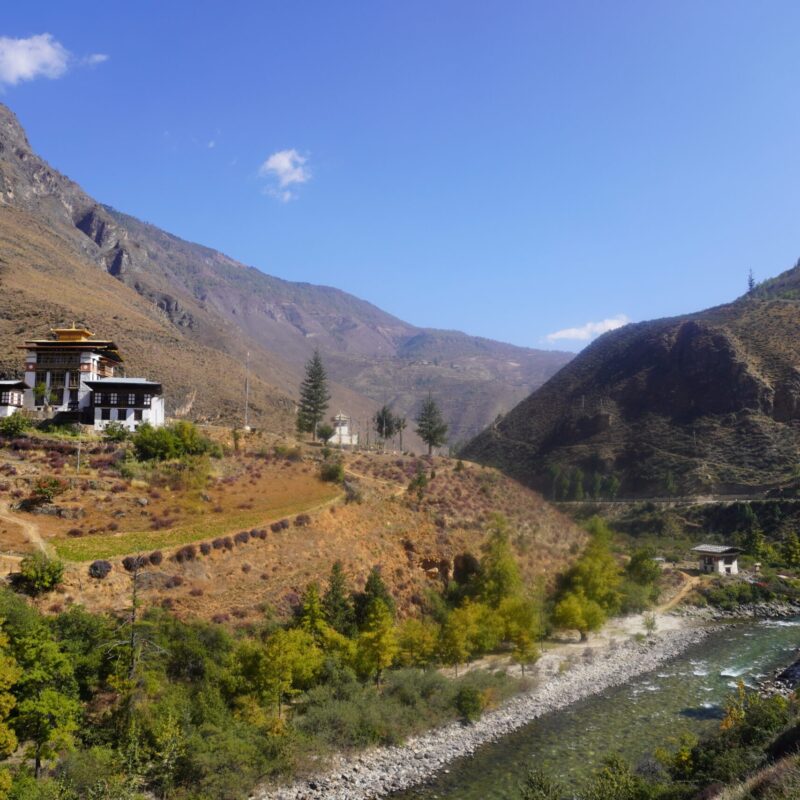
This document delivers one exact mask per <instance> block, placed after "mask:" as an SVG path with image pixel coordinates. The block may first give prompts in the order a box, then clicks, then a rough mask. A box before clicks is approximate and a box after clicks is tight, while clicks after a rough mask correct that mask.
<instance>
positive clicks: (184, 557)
mask: <svg viewBox="0 0 800 800" xmlns="http://www.w3.org/2000/svg"><path fill="white" fill-rule="evenodd" d="M196 557H197V548H196V547H195V546H194V545H193V544H187V545H184V546H183V547H181V548H180V550H178V552H177V553H175V560H176V561H177V562H178V563H179V564H183V562H184V561H194V559H195V558H196Z"/></svg>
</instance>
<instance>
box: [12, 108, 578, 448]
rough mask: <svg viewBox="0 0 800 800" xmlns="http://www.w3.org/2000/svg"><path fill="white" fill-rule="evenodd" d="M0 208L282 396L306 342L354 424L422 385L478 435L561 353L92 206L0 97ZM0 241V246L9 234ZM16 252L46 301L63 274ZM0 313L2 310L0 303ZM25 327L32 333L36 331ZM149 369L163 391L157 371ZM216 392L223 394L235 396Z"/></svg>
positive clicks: (460, 428) (562, 359)
mask: <svg viewBox="0 0 800 800" xmlns="http://www.w3.org/2000/svg"><path fill="white" fill-rule="evenodd" d="M7 208H11V209H16V210H18V211H23V212H26V213H28V214H31V215H33V216H34V217H35V218H36V219H37V220H38V221H40V222H41V224H43V225H44V226H45V227H47V228H48V229H50V230H51V231H52V232H54V233H56V232H57V237H58V239H59V244H58V245H57V246H56V245H55V244H54V247H55V250H54V251H53V253H52V255H51V258H52V261H51V263H58V261H59V260H60V256H59V253H58V248H59V247H63V248H64V251H65V253H67V252H68V253H69V254H70V257H72V258H79V259H82V260H84V261H85V263H87V264H89V265H91V266H93V267H94V268H95V270H97V273H100V274H101V275H103V277H102V278H98V280H101V281H105V277H106V276H107V277H110V278H111V279H113V280H114V282H115V283H116V285H117V286H118V288H119V291H120V293H121V296H122V297H126V296H127V295H126V294H125V292H124V290H123V288H122V287H123V286H124V287H127V288H128V289H129V290H131V291H133V292H135V293H136V294H137V295H139V296H140V297H141V298H142V299H143V300H144V301H145V302H146V304H147V305H148V306H149V307H150V308H152V309H153V310H154V311H158V316H159V319H160V320H161V321H162V322H163V323H165V324H167V325H169V326H170V329H171V331H172V335H179V336H180V337H181V340H185V341H187V342H191V343H192V345H193V346H204V347H209V348H212V349H215V350H219V351H221V352H222V353H224V354H225V355H226V356H227V357H233V359H234V361H235V363H236V365H237V366H236V370H237V371H239V372H240V371H241V360H242V356H243V354H244V352H246V351H247V350H249V351H251V352H252V353H253V354H254V356H253V357H254V367H256V369H257V371H258V374H259V375H261V376H262V378H263V379H264V380H265V382H267V383H269V384H272V385H274V386H275V387H276V388H277V389H279V390H280V391H282V392H284V393H289V394H294V393H295V391H296V388H295V387H296V385H297V382H298V379H299V375H300V372H301V371H302V366H303V364H304V362H305V361H306V360H307V359H308V357H309V356H310V355H311V353H312V352H313V350H314V349H315V348H319V349H320V350H321V351H322V352H323V355H324V356H325V359H326V362H327V363H328V365H329V369H330V373H331V377H332V378H333V379H334V381H336V382H337V383H338V384H339V386H337V387H334V401H333V405H336V406H341V407H343V408H345V410H347V411H348V412H349V413H350V414H351V415H352V416H354V417H356V418H359V419H363V420H366V419H368V418H369V416H370V415H371V414H372V413H373V412H374V410H375V408H376V407H377V405H379V404H382V403H384V402H389V403H392V404H394V406H395V410H396V411H397V412H399V413H402V414H405V415H409V416H410V415H413V413H414V412H415V411H416V408H417V407H418V405H419V402H420V400H421V398H422V397H423V396H424V395H425V394H427V392H428V391H433V392H434V393H436V394H437V395H441V397H442V399H443V400H446V403H445V404H446V411H447V414H448V418H449V421H450V423H451V432H452V437H453V439H454V440H458V439H461V438H464V437H468V436H470V435H474V434H475V433H477V432H478V431H479V430H480V429H482V428H483V427H484V426H485V425H486V424H488V423H489V421H490V420H492V419H493V418H494V417H495V416H496V415H497V414H498V413H499V412H501V411H504V410H507V409H508V408H510V407H511V406H513V405H514V403H516V402H518V401H519V400H520V399H522V398H523V397H524V396H525V395H526V394H528V392H530V390H531V389H533V388H535V387H536V386H538V385H540V384H541V383H542V382H543V381H544V380H546V379H547V378H548V377H550V376H551V375H552V374H554V373H555V372H556V371H557V370H558V369H559V368H560V367H561V366H562V365H563V364H564V363H566V362H567V361H568V360H569V358H570V355H569V354H567V353H558V352H548V351H538V350H530V349H526V348H521V347H514V346H511V345H506V344H501V343H498V342H493V341H491V340H487V339H480V338H477V337H470V336H467V335H465V334H463V333H459V332H450V331H434V330H424V329H420V328H417V327H415V326H413V325H409V324H408V323H405V322H403V321H401V320H399V319H396V318H395V317H393V316H391V315H389V314H387V313H385V312H383V311H381V310H380V309H378V308H376V307H375V306H373V305H371V304H369V303H367V302H365V301H363V300H360V299H358V298H356V297H353V296H352V295H349V294H346V293H345V292H342V291H340V290H338V289H334V288H331V287H325V286H312V285H310V284H306V283H293V282H290V281H285V280H281V279H279V278H274V277H271V276H268V275H265V274H264V273H262V272H260V271H259V270H257V269H255V268H253V267H247V266H245V265H243V264H240V263H239V262H237V261H234V260H233V259H231V258H228V257H227V256H225V255H223V254H221V253H218V252H216V251H214V250H211V249H209V248H206V247H202V246H201V245H197V244H192V243H189V242H185V241H183V240H181V239H179V238H177V237H175V236H172V235H171V234H168V233H166V232H164V231H162V230H160V229H158V228H156V227H155V226H153V225H149V224H147V223H144V222H141V221H139V220H137V219H135V218H133V217H130V216H128V215H125V214H122V213H120V212H118V211H115V210H114V209H112V208H109V207H107V206H104V205H101V204H100V203H98V202H96V201H95V200H93V199H92V198H91V197H89V196H88V195H87V194H86V193H85V192H83V190H82V189H81V188H80V187H79V186H78V185H77V184H75V183H74V182H73V181H71V180H69V179H68V178H66V177H65V176H63V175H61V174H59V173H58V172H56V171H55V170H54V169H52V168H51V167H50V166H49V165H47V164H46V163H45V162H44V161H42V160H41V159H40V158H39V157H38V156H37V155H36V154H35V153H34V152H33V151H32V149H31V147H30V144H29V143H28V140H27V138H26V136H25V133H24V131H23V130H22V128H21V126H20V125H19V123H18V121H17V120H16V117H14V115H13V114H12V112H11V111H10V110H9V109H8V108H6V107H5V106H2V105H0V209H4V210H5V209H7ZM6 219H8V218H6ZM17 219H18V218H17ZM5 224H7V225H8V224H11V225H12V227H13V224H14V223H13V222H12V223H5ZM6 238H8V239H10V240H12V241H13V238H14V232H13V230H11V229H9V232H8V234H7V237H6ZM23 255H24V254H22V253H19V254H15V253H14V251H13V250H8V251H7V252H6V253H5V254H0V257H3V258H4V259H5V262H4V263H5V265H6V269H7V270H11V271H21V272H23V273H24V275H23V278H24V279H23V280H21V281H20V283H23V284H24V288H23V291H24V293H25V301H26V302H27V303H28V304H29V305H30V306H31V307H32V308H35V307H41V306H42V305H43V304H49V303H51V302H52V301H53V300H54V299H56V298H58V297H59V296H60V295H61V293H62V292H61V289H62V279H63V278H65V277H66V275H63V274H62V273H60V272H59V271H58V270H55V271H54V270H50V271H49V272H48V273H47V282H46V285H44V284H43V282H42V281H41V280H37V279H35V278H34V277H33V273H31V270H34V271H36V270H37V269H38V267H37V266H36V265H35V264H33V263H32V262H30V261H25V260H24V259H23V260H22V261H20V257H21V256H23ZM65 310H66V309H65ZM81 311H82V309H81V308H80V307H78V308H76V309H74V310H73V313H72V316H76V317H77V318H79V319H80V320H82V321H86V322H91V316H90V315H91V310H90V309H83V313H79V312H81ZM0 313H3V314H4V315H9V314H10V315H13V314H14V309H12V308H8V307H6V303H5V302H4V300H3V299H2V298H0ZM87 314H88V315H89V316H87ZM26 332H30V333H36V334H41V333H43V332H44V326H42V325H39V326H38V327H37V328H36V329H35V330H32V331H26ZM125 333H126V331H121V333H120V335H119V338H120V339H123V338H124V334H125ZM8 352H9V351H8V349H7V348H6V349H4V351H3V354H2V362H3V364H2V366H5V367H6V369H7V368H8V367H7V364H8V355H7V353H8ZM226 374H230V371H229V372H228V373H226ZM155 376H156V377H158V378H159V379H161V380H164V381H165V382H166V383H167V387H168V389H172V388H173V387H170V385H169V378H168V376H167V375H162V374H160V373H156V375H155ZM345 387H351V388H352V389H353V390H354V391H350V389H349V388H347V389H346V388H345ZM239 390H240V382H238V383H237V386H236V393H239ZM223 391H224V392H225V393H226V396H227V395H230V397H229V401H230V402H232V399H233V396H234V394H235V393H232V392H228V391H227V389H223ZM221 416H222V417H223V418H224V413H223V414H222V415H221Z"/></svg>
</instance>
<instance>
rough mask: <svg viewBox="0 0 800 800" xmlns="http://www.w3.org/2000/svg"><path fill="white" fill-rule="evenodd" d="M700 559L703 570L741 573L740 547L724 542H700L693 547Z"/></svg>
mask: <svg viewBox="0 0 800 800" xmlns="http://www.w3.org/2000/svg"><path fill="white" fill-rule="evenodd" d="M692 552H693V553H697V555H698V557H699V559H700V571H701V572H716V573H717V574H718V575H738V574H739V554H740V553H741V552H742V549H741V548H739V547H727V546H726V545H722V544H699V545H697V547H693V548H692Z"/></svg>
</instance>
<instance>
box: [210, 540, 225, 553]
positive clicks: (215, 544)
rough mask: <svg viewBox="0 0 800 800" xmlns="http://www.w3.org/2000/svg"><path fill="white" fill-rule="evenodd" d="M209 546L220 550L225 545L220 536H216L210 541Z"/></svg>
mask: <svg viewBox="0 0 800 800" xmlns="http://www.w3.org/2000/svg"><path fill="white" fill-rule="evenodd" d="M211 546H212V547H213V548H214V549H215V550H222V548H223V547H225V542H224V541H223V540H222V538H221V537H217V538H216V539H214V541H212V542H211Z"/></svg>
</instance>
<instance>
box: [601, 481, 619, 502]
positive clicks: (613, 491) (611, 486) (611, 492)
mask: <svg viewBox="0 0 800 800" xmlns="http://www.w3.org/2000/svg"><path fill="white" fill-rule="evenodd" d="M619 489H620V482H619V478H618V477H617V476H616V475H608V476H607V477H606V478H605V480H604V481H603V494H604V495H605V496H606V497H607V498H608V499H609V500H614V499H615V498H616V496H617V495H618V494H619Z"/></svg>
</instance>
